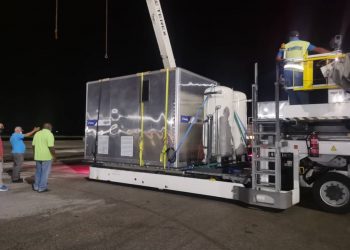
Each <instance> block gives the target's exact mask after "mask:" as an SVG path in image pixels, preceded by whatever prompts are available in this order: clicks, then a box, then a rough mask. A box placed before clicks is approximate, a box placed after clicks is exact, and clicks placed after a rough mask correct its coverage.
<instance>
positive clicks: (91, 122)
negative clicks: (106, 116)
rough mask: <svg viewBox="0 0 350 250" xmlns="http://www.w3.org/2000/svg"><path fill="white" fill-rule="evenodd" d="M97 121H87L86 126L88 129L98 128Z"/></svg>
mask: <svg viewBox="0 0 350 250" xmlns="http://www.w3.org/2000/svg"><path fill="white" fill-rule="evenodd" d="M96 123H97V120H87V122H86V125H87V126H88V127H94V126H96Z"/></svg>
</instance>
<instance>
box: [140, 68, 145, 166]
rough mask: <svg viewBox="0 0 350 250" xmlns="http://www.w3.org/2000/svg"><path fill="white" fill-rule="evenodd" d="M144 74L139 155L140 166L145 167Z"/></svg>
mask: <svg viewBox="0 0 350 250" xmlns="http://www.w3.org/2000/svg"><path fill="white" fill-rule="evenodd" d="M143 76H144V73H141V84H140V85H141V87H140V89H141V90H140V100H141V106H140V118H141V121H140V123H141V129H140V140H139V157H140V162H139V163H140V167H143V166H144V165H145V162H144V160H143V149H144V148H143V146H144V135H143V134H144V126H143V116H144V103H143V100H142V94H143V93H142V91H143Z"/></svg>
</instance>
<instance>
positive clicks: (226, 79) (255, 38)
mask: <svg viewBox="0 0 350 250" xmlns="http://www.w3.org/2000/svg"><path fill="white" fill-rule="evenodd" d="M59 4H60V6H59V39H58V40H57V41H56V40H55V39H54V21H55V0H36V1H17V0H11V1H4V2H3V3H2V14H1V18H2V21H1V23H2V27H3V28H2V30H1V37H2V44H3V45H2V49H1V51H2V53H1V55H2V56H1V62H2V63H1V64H2V70H1V72H2V74H1V90H0V105H1V112H0V121H1V122H3V123H5V125H6V127H7V131H6V133H7V134H8V133H10V132H11V131H12V128H13V127H14V126H18V125H20V126H23V127H24V129H25V130H27V131H28V130H30V129H31V128H32V127H33V126H37V125H40V124H41V123H42V122H44V121H49V122H52V124H53V126H54V130H55V131H58V133H57V134H58V135H83V133H84V118H85V86H86V82H88V81H92V80H97V79H101V78H107V77H116V76H122V75H127V74H133V73H137V72H142V71H149V70H157V69H160V68H162V61H161V58H160V55H159V50H158V46H157V42H156V38H155V35H154V32H153V27H152V23H151V20H150V17H149V13H148V9H147V5H146V1H145V0H124V1H121V0H109V41H108V43H109V59H108V60H106V59H105V58H104V54H105V47H104V44H105V1H104V0H90V1H82V0H70V1H68V0H59ZM161 4H162V8H163V12H164V16H165V19H166V24H167V28H168V32H169V35H170V39H171V43H172V47H173V51H174V55H175V60H176V63H177V66H179V67H182V68H185V69H187V70H190V71H193V72H195V73H198V74H201V75H203V76H206V77H209V78H211V79H213V80H216V81H219V82H220V83H221V84H223V85H226V86H231V87H233V88H235V89H237V90H240V91H243V92H245V93H247V94H248V97H249V96H250V86H251V83H252V81H253V64H254V62H258V63H259V70H260V75H259V83H260V86H261V87H260V89H261V90H262V91H261V93H260V97H261V100H269V99H272V98H273V95H272V93H273V91H272V89H273V82H274V78H275V75H274V73H275V61H274V59H275V56H276V52H277V50H278V48H279V46H280V44H281V43H282V42H284V41H286V39H287V34H288V32H289V31H290V30H293V29H297V30H299V32H300V33H301V37H302V38H303V39H304V40H308V41H310V42H311V43H313V44H315V45H316V46H321V47H325V48H329V41H330V39H331V38H332V37H333V36H334V35H336V34H340V33H343V34H345V40H344V42H343V49H344V51H347V52H349V51H350V33H349V22H350V1H349V0H342V1H340V0H339V1H337V0H332V1H330V0H323V1H321V0H319V1H314V0H311V1H306V0H304V1H296V0H295V1H289V0H286V1H233V0H215V1H203V0H202V1H199V0H162V1H161Z"/></svg>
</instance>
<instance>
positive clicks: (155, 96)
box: [85, 68, 217, 167]
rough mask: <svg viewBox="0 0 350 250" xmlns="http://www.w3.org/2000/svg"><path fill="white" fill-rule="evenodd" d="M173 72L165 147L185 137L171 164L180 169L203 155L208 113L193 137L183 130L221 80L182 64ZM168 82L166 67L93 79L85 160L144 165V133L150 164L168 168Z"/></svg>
mask: <svg viewBox="0 0 350 250" xmlns="http://www.w3.org/2000/svg"><path fill="white" fill-rule="evenodd" d="M168 76H169V77H168V83H169V84H168V87H169V90H168V116H167V118H166V120H167V140H166V141H167V146H166V147H167V148H173V149H177V148H178V146H179V143H180V141H181V140H184V143H183V146H182V147H181V148H180V150H179V152H178V154H177V157H176V161H175V162H174V163H173V164H171V165H170V167H181V166H185V165H187V164H188V163H189V162H192V161H195V162H198V161H201V160H202V158H203V157H204V154H203V143H202V128H203V112H200V115H199V119H198V120H197V122H196V123H195V124H194V125H193V127H192V129H191V131H190V133H189V135H188V137H186V138H184V134H185V132H186V130H187V128H188V127H189V126H190V122H191V121H192V120H193V117H194V116H195V114H196V112H197V110H198V109H199V108H200V107H201V105H202V103H203V100H204V90H205V89H207V88H208V87H210V86H215V85H216V84H217V83H216V82H215V81H212V80H210V79H207V78H205V77H202V76H200V75H197V74H194V73H191V72H189V71H187V70H184V69H181V68H175V69H171V70H169V74H168ZM142 79H143V81H142ZM141 82H142V84H141ZM166 82H167V73H166V70H159V71H153V72H147V73H144V74H143V76H141V74H134V75H129V76H123V77H116V78H111V79H104V80H99V81H93V82H88V83H87V93H86V121H85V122H86V123H85V124H86V127H85V158H86V159H88V160H92V159H94V158H96V160H97V161H102V162H105V163H108V162H111V163H121V164H134V165H139V164H140V142H141V141H142V137H141V135H142V134H143V145H144V146H143V153H142V159H143V161H144V163H145V165H146V166H147V165H152V166H159V167H161V166H163V163H162V162H161V161H160V155H161V152H162V149H163V146H164V130H165V120H164V116H165V101H166ZM141 93H142V94H141ZM142 101H143V103H144V112H143V114H142V111H141V102H142ZM142 121H143V122H142ZM142 123H143V132H142V129H141V127H142V126H141V125H142ZM96 131H98V133H97V134H98V136H97V138H96ZM168 166H169V163H168Z"/></svg>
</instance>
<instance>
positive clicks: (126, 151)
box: [120, 136, 134, 157]
mask: <svg viewBox="0 0 350 250" xmlns="http://www.w3.org/2000/svg"><path fill="white" fill-rule="evenodd" d="M120 145H121V147H120V156H129V157H132V156H134V137H132V136H121V137H120Z"/></svg>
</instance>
